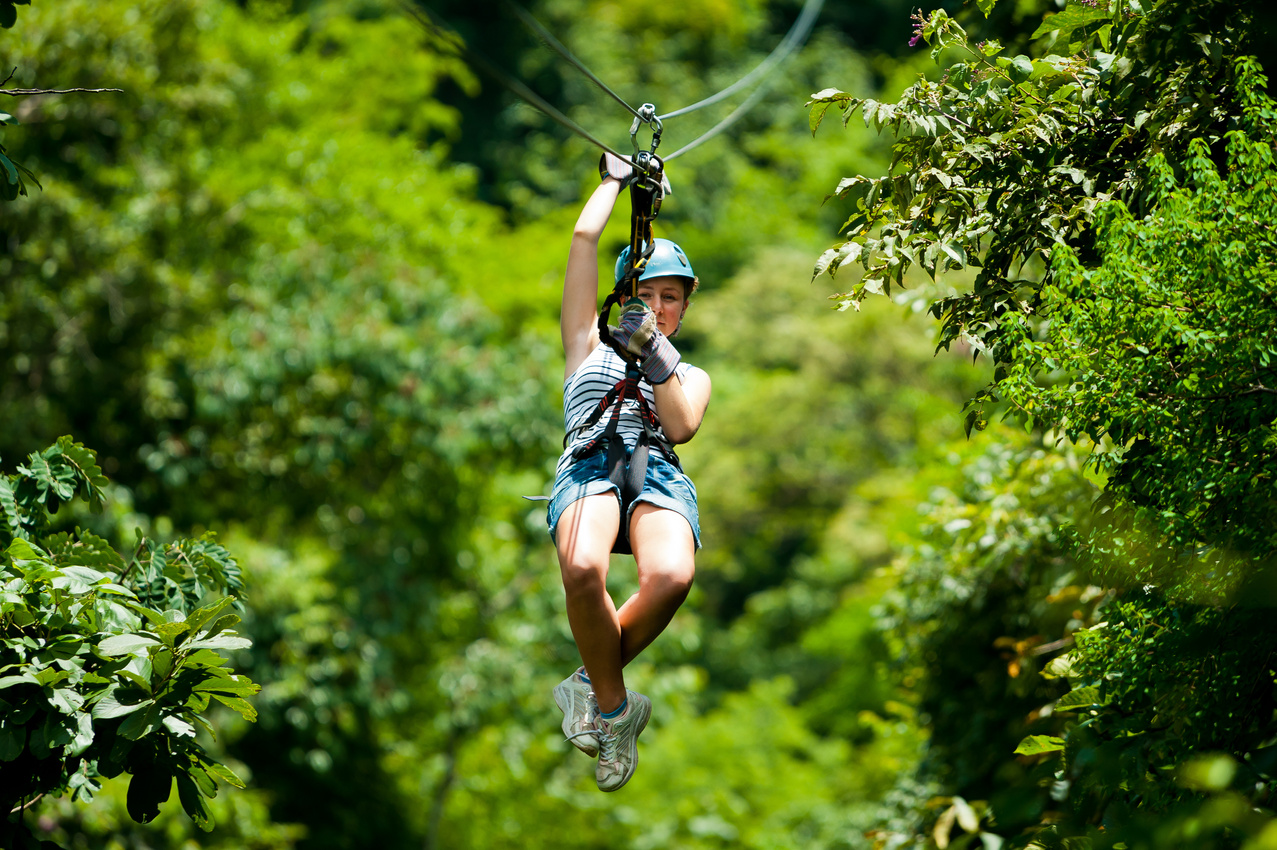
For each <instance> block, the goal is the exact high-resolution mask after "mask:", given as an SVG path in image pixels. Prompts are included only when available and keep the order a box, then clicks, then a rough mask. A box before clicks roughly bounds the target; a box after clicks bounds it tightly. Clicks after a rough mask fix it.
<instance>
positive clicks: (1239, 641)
mask: <svg viewBox="0 0 1277 850" xmlns="http://www.w3.org/2000/svg"><path fill="white" fill-rule="evenodd" d="M1102 615H1103V617H1104V622H1102V623H1097V624H1096V625H1094V626H1093V627H1091V628H1089V629H1084V630H1080V631H1078V632H1077V633H1076V634H1075V637H1076V640H1077V645H1076V647H1075V648H1074V649H1073V650H1072V651H1071V652H1070V653H1069V654H1068V655H1067V656H1063V657H1061V658H1060V659H1057V661H1056V667H1057V669H1059V670H1061V671H1062V672H1065V673H1066V674H1067V676H1068V678H1069V680H1070V682H1071V683H1072V685H1073V690H1072V691H1070V692H1069V693H1067V694H1065V695H1064V696H1063V697H1061V698H1060V699H1059V700H1058V701H1056V702H1055V704H1054V713H1055V714H1056V715H1062V718H1061V721H1062V722H1061V726H1062V728H1063V730H1064V739H1063V747H1053V749H1062V750H1063V757H1062V759H1060V761H1059V762H1058V764H1057V765H1056V774H1055V781H1056V783H1058V784H1057V788H1058V791H1057V793H1054V794H1053V795H1052V796H1053V798H1054V800H1055V801H1058V802H1057V803H1056V804H1049V805H1048V808H1049V809H1054V810H1055V811H1054V812H1052V813H1051V815H1050V816H1049V817H1044V818H1043V824H1044V826H1043V827H1042V828H1041V830H1040V832H1039V833H1038V837H1037V838H1036V839H1035V840H1036V841H1037V842H1038V843H1039V846H1042V847H1047V848H1050V847H1057V846H1066V844H1067V840H1068V839H1069V838H1071V837H1072V838H1077V837H1079V836H1086V838H1087V839H1088V841H1089V846H1091V847H1095V848H1108V847H1127V848H1137V847H1164V846H1175V847H1185V848H1190V847H1191V848H1215V847H1221V848H1222V847H1235V846H1237V839H1238V838H1240V837H1245V836H1248V835H1249V836H1258V835H1260V834H1261V833H1262V832H1263V830H1264V829H1265V828H1266V825H1267V824H1269V823H1271V822H1272V814H1271V812H1268V811H1265V810H1264V809H1263V808H1261V807H1263V806H1265V805H1266V804H1267V802H1268V800H1269V799H1271V795H1272V793H1273V790H1274V787H1275V785H1277V775H1275V774H1274V769H1277V751H1275V750H1274V749H1273V743H1274V729H1273V723H1272V716H1273V710H1274V707H1275V704H1274V696H1273V695H1274V692H1275V691H1274V682H1275V680H1274V673H1273V671H1272V669H1271V668H1272V665H1271V659H1272V652H1273V647H1274V646H1275V645H1277V631H1274V628H1273V623H1272V617H1271V615H1270V613H1269V612H1268V611H1267V610H1264V609H1222V608H1217V607H1209V606H1200V605H1187V604H1183V603H1175V602H1170V601H1168V600H1166V599H1165V597H1163V596H1160V595H1158V594H1151V593H1148V592H1146V591H1142V590H1140V591H1132V592H1129V593H1127V594H1123V595H1122V596H1120V597H1118V598H1117V599H1116V600H1114V601H1113V602H1111V603H1109V604H1108V605H1106V606H1105V607H1104V609H1103V611H1102ZM1057 740H1058V739H1057ZM1021 751H1024V750H1021ZM1025 752H1026V753H1027V751H1025ZM1027 754H1031V753H1027ZM1057 806H1058V808H1057ZM1046 824H1050V825H1049V826H1048V825H1046ZM1097 824H1103V826H1104V828H1103V829H1098V828H1097V826H1096V825H1097ZM1062 842H1063V843H1062ZM1247 846H1252V845H1247ZM1264 846H1266V845H1264Z"/></svg>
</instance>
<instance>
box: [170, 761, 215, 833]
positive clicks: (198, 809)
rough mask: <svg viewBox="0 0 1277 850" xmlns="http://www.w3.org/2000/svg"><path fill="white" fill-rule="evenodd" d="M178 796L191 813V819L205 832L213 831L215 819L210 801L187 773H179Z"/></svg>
mask: <svg viewBox="0 0 1277 850" xmlns="http://www.w3.org/2000/svg"><path fill="white" fill-rule="evenodd" d="M177 796H178V799H180V800H181V801H182V808H183V809H185V810H186V813H187V814H188V815H190V818H191V820H193V821H195V825H196V826H198V827H199V828H200V829H202V830H204V831H205V832H210V831H212V829H213V826H214V820H213V814H212V812H211V811H209V808H208V803H207V801H206V800H205V799H204V795H203V794H201V793H200V790H199V788H197V787H196V785H195V783H194V782H193V781H191V777H189V776H187V775H186V774H185V773H179V774H178V775H177Z"/></svg>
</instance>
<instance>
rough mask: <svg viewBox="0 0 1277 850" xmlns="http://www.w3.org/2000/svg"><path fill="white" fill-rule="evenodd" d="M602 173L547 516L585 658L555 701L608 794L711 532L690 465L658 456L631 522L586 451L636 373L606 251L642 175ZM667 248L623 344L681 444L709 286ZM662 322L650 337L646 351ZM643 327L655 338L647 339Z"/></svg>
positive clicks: (660, 250)
mask: <svg viewBox="0 0 1277 850" xmlns="http://www.w3.org/2000/svg"><path fill="white" fill-rule="evenodd" d="M601 170H602V171H603V172H604V174H603V181H602V183H601V184H600V185H599V187H598V188H597V189H596V190H595V191H594V194H593V195H591V197H590V199H589V201H587V202H586V204H585V208H584V209H583V210H582V211H581V215H580V218H578V219H577V223H576V228H575V230H574V231H573V233H572V248H571V250H570V252H569V253H568V265H567V273H566V275H565V279H564V284H563V308H562V314H561V317H560V328H561V331H562V335H563V353H564V356H565V358H566V364H565V369H564V375H565V380H564V390H563V407H564V420H565V424H566V427H567V429H568V435H569V439H568V441H567V450H566V451H565V452H564V453H563V456H562V457H561V458H560V459H559V467H558V473H557V475H556V477H555V483H554V494H553V495H552V497H551V501H550V509H549V516H548V522H549V525H550V536H551V537H552V538H553V539H554V541H555V546H556V548H557V550H558V555H559V567H560V569H561V571H562V575H563V588H564V591H565V594H566V597H567V613H568V623H569V624H570V625H571V627H572V636H573V638H575V640H576V645H577V649H578V650H579V652H580V653H581V661H582V663H583V666H582V667H581V669H579V670H577V672H575V673H573V674H572V675H571V676H569V677H568V678H567V679H565V680H564V681H563V682H561V683H560V684H559V685H558V686H557V687H555V689H554V699H555V702H556V703H557V704H558V705H559V708H560V709H562V710H563V715H564V717H563V731H564V734H566V735H567V736H568V738H569V740H571V741H572V743H573V744H574V745H575V746H576V747H577V748H578V749H580V750H582V751H583V752H585V753H587V754H588V755H591V756H594V755H597V756H598V766H597V768H596V770H595V779H596V781H597V783H598V786H599V788H600V789H601V790H603V791H615V790H616V789H617V788H620V787H621V786H622V785H624V784H625V783H626V782H628V781H629V779H630V777H631V776H632V775H633V774H634V768H635V765H636V764H637V762H638V750H637V742H638V736H639V733H641V732H642V731H643V728H644V727H645V726H646V725H647V720H648V717H649V716H650V715H651V711H652V706H651V702H650V701H649V700H648V699H647V697H645V696H643V695H642V694H638V693H635V692H634V691H627V690H626V688H625V680H624V677H623V676H622V668H624V667H625V665H626V664H628V663H629V662H630V661H632V660H633V659H634V657H635V656H637V655H638V654H639V653H640V652H642V651H643V649H644V648H645V647H646V646H647V645H648V644H650V643H651V642H652V641H653V640H655V639H656V637H657V636H658V635H659V634H660V633H661V632H662V631H663V630H664V629H665V627H666V625H668V624H669V622H670V620H671V619H672V618H673V616H674V612H675V611H677V610H678V607H679V606H680V605H681V604H682V603H683V600H684V599H685V598H687V592H688V590H689V589H690V588H691V585H692V576H693V574H694V572H695V554H696V549H697V547H698V546H699V545H700V540H699V536H700V527H699V524H698V518H697V512H696V488H695V487H694V486H693V485H692V482H691V480H690V479H689V478H688V477H687V476H686V475H684V474H683V472H682V470H681V469H679V468H678V466H677V465H676V464H677V458H673V461H674V462H671V460H670V458H667V457H666V455H665V454H664V452H663V451H656V450H653V451H651V452H650V455H649V458H648V465H647V472H646V476H645V477H644V479H643V486H642V490H641V492H640V493H639V495H638V496H637V497H636V498H635V499H634V502H633V503H632V505H631V506H630V509H629V514H628V516H621V510H620V505H621V499H620V491H619V488H618V487H617V486H616V485H615V484H613V483H612V482H611V481H610V480H609V478H608V472H607V462H606V453H605V452H603V451H595V452H587V453H586V456H578V455H580V454H581V452H580V451H579V450H580V449H581V448H582V447H584V446H588V445H589V444H590V443H591V442H597V438H598V437H599V435H600V434H601V433H602V432H603V430H604V428H605V426H606V422H607V420H608V418H609V417H610V415H611V413H612V411H610V410H609V411H608V412H607V414H606V415H605V416H603V417H602V418H600V419H598V421H597V422H595V423H594V424H593V425H588V426H587V427H582V426H583V424H585V423H587V422H588V420H589V417H590V413H591V412H592V411H593V410H594V409H595V408H597V407H598V406H599V403H600V402H601V401H602V400H603V398H604V396H605V395H606V393H607V392H608V390H610V389H611V388H612V387H613V386H614V385H615V384H616V383H617V381H619V380H621V379H623V378H624V376H625V363H624V362H623V361H622V360H621V358H620V357H619V356H618V355H617V354H616V352H615V351H613V349H612V348H611V347H610V346H609V345H608V344H607V343H605V342H603V341H601V340H600V339H599V332H598V307H597V305H598V286H599V280H598V246H599V237H600V235H601V234H602V233H603V227H604V225H606V224H607V220H608V218H609V217H610V216H611V214H612V208H613V207H614V206H615V204H616V199H617V196H618V195H619V193H620V191H621V189H622V188H623V187H624V186H625V185H626V181H627V180H628V179H629V178H630V176H631V174H632V169H631V166H630V165H629V163H628V162H626V161H624V160H622V159H620V158H617V157H614V156H612V155H611V154H608V155H605V157H604V162H603V168H602V169H601ZM655 242H656V245H655V248H654V250H653V253H652V256H651V258H650V259H649V260H648V263H647V266H646V267H645V271H644V272H643V274H642V275H641V277H640V279H639V281H638V287H637V296H638V299H639V301H641V302H642V303H641V304H639V303H638V302H634V301H631V302H630V304H627V305H626V309H625V311H624V315H623V317H622V321H621V329H622V330H621V332H620V334H619V338H620V342H621V344H622V345H625V344H627V343H629V342H630V341H631V340H633V341H634V342H635V348H637V349H639V351H640V353H641V356H640V358H639V363H638V366H639V369H640V371H642V373H643V378H642V380H641V381H640V382H639V390H640V391H641V392H642V393H643V394H644V396H645V398H646V400H647V402H648V405H649V407H650V408H651V409H652V410H653V412H654V413H655V415H656V419H657V421H658V423H659V428H658V429H657V431H658V433H657V436H658V437H660V438H663V439H664V440H666V441H668V442H669V443H671V444H678V443H686V442H687V441H688V440H690V439H691V438H692V437H693V436H695V434H696V431H697V429H698V428H700V425H701V420H702V418H703V417H704V415H705V408H706V406H707V405H708V404H709V397H710V380H709V376H708V375H706V374H705V372H704V371H702V370H700V369H698V368H696V367H695V366H690V365H688V364H685V363H681V362H680V357H679V355H678V352H677V350H676V349H675V348H674V346H673V345H672V344H671V343H670V342H669V337H671V336H674V334H676V333H677V332H678V329H679V327H680V326H681V325H682V321H683V315H684V314H685V313H686V312H687V306H688V299H689V297H690V296H691V294H692V291H693V290H694V289H695V288H696V285H697V280H696V276H695V274H694V273H693V271H692V267H691V264H690V263H689V262H688V260H687V257H686V256H685V255H684V254H683V251H682V249H680V248H679V247H678V246H677V245H675V244H674V243H673V242H670V241H669V240H664V239H658V240H655ZM628 250H629V249H628V248H627V249H626V251H628ZM624 259H625V254H622V257H621V258H620V259H619V260H618V261H617V270H618V271H617V278H618V279H619V278H620V274H621V270H623V268H624ZM653 319H654V324H655V329H654V330H653V331H652V333H651V337H650V338H649V339H647V340H646V342H643V343H642V345H641V346H640V345H638V342H639V339H640V338H641V337H642V336H645V334H646V330H647V329H649V328H650V327H651V324H652V320H653ZM640 325H642V326H643V332H642V333H636V328H637V327H638V326H640ZM641 415H642V414H641V411H640V409H639V407H638V405H637V404H635V403H634V402H632V401H630V402H624V403H623V406H622V410H621V415H620V419H619V422H618V428H617V430H618V433H620V435H621V436H622V437H623V438H624V440H625V444H626V447H627V449H629V450H630V451H632V450H633V448H634V446H635V445H636V443H638V441H639V437H640V435H641V434H643V433H644V428H643V423H642V419H641ZM671 457H672V455H671ZM622 522H624V523H626V524H627V525H626V528H627V529H628V532H629V542H630V546H631V547H632V549H633V552H634V560H635V562H636V564H637V567H638V582H639V589H638V592H637V593H636V594H634V595H633V596H632V597H630V598H629V599H628V600H627V601H626V602H625V604H623V605H622V606H621V607H620V609H619V610H618V609H617V608H616V606H615V605H614V604H613V602H612V598H611V597H610V596H609V595H608V592H607V584H606V582H607V571H608V558H609V554H610V553H611V551H612V546H613V543H614V542H615V541H616V538H617V534H618V532H619V531H621V523H622Z"/></svg>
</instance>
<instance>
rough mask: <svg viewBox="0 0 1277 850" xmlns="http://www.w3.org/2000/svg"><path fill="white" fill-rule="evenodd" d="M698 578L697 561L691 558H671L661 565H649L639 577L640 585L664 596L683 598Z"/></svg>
mask: <svg viewBox="0 0 1277 850" xmlns="http://www.w3.org/2000/svg"><path fill="white" fill-rule="evenodd" d="M695 578H696V562H695V561H694V560H692V559H691V558H687V559H683V558H670V559H667V560H666V561H664V562H663V563H661V564H660V565H659V566H655V567H653V566H648V568H647V569H645V570H643V571H642V574H641V575H640V577H639V584H640V587H642V586H643V585H646V586H647V588H648V589H649V590H650V591H652V592H656V593H659V594H661V595H663V596H669V597H677V598H679V599H683V598H685V597H686V596H687V594H688V593H689V592H690V591H691V589H692V582H693V581H694V580H695Z"/></svg>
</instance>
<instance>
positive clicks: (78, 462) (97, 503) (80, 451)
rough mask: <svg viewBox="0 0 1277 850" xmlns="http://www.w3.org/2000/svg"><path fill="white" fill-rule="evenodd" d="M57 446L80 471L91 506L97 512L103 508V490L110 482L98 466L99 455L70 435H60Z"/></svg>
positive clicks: (77, 470) (65, 457)
mask: <svg viewBox="0 0 1277 850" xmlns="http://www.w3.org/2000/svg"><path fill="white" fill-rule="evenodd" d="M57 447H58V449H59V450H60V451H61V452H62V456H63V458H64V459H65V460H66V461H67V462H69V463H70V464H71V465H72V466H73V467H74V468H75V470H76V472H78V473H79V477H80V479H81V482H82V483H83V484H84V492H85V496H86V497H87V498H88V500H89V505H90V507H91V508H92V509H93V510H94V511H95V512H96V511H100V510H102V490H103V489H104V488H105V487H106V486H107V484H108V483H109V482H108V481H107V480H106V476H105V475H103V474H102V470H101V468H99V467H98V459H97V455H96V454H95V453H94V452H93V450H92V449H88V448H85V447H84V445H83V444H82V443H77V442H76V441H75V440H74V439H73V438H72V437H70V436H63V437H59V438H58V442H57Z"/></svg>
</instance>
